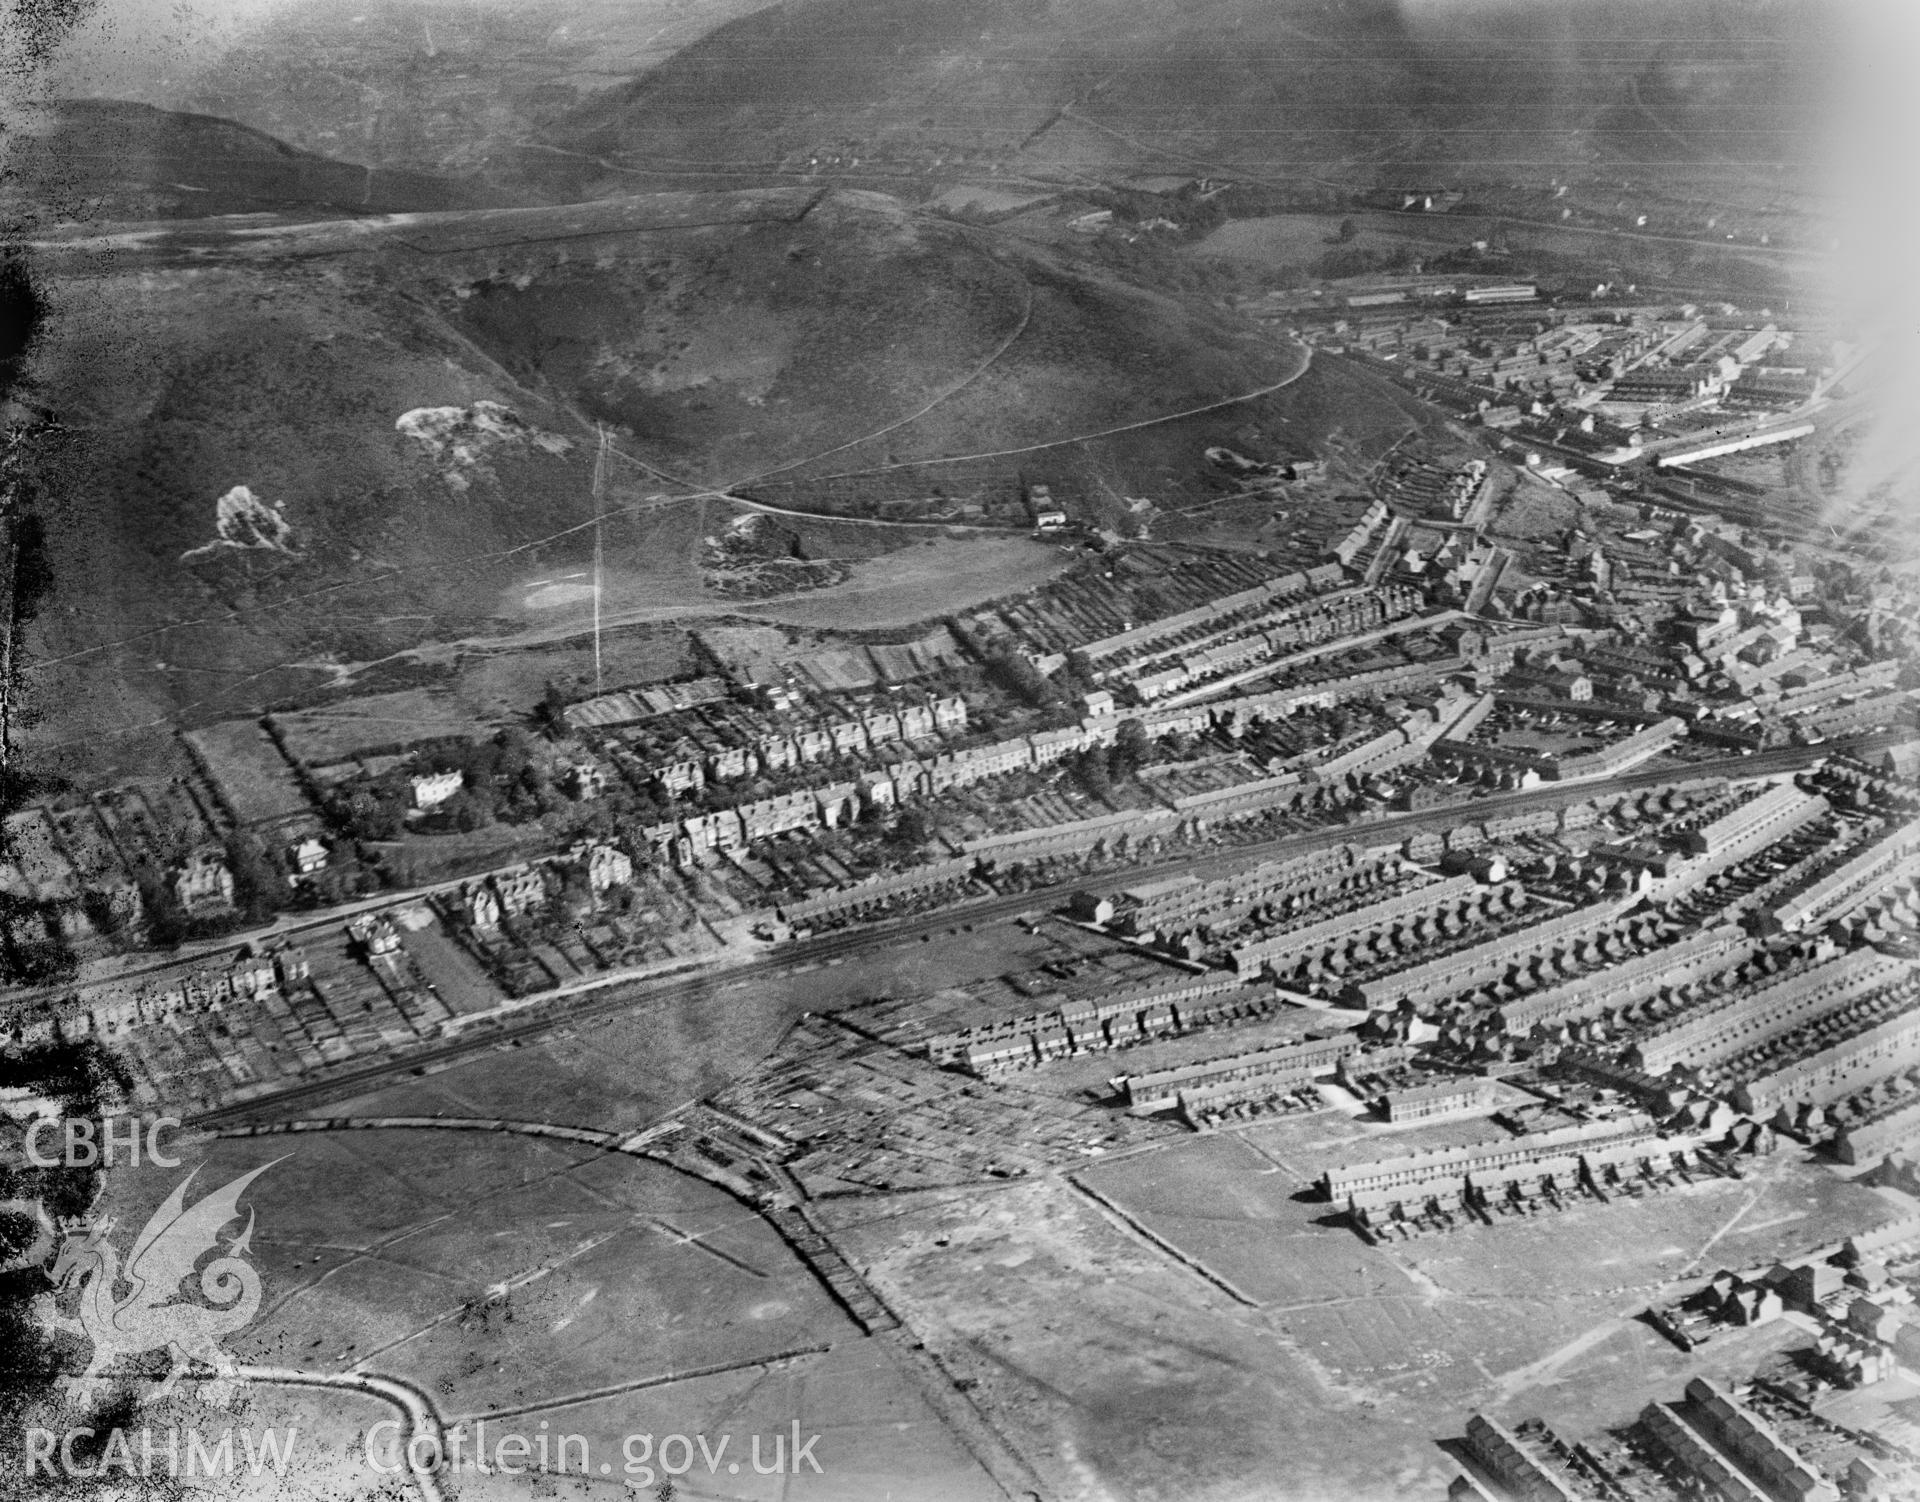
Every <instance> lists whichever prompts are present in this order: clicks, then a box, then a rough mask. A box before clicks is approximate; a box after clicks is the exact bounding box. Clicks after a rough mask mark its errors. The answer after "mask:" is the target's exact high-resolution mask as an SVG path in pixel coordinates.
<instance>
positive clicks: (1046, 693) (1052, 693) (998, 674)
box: [987, 644, 1060, 709]
mask: <svg viewBox="0 0 1920 1502" xmlns="http://www.w3.org/2000/svg"><path fill="white" fill-rule="evenodd" d="M987 682H989V683H991V684H992V685H993V686H994V687H995V688H998V689H1001V690H1004V691H1005V692H1006V693H1009V694H1011V695H1013V697H1014V698H1016V699H1018V700H1019V701H1020V702H1021V703H1023V704H1026V705H1028V706H1030V707H1031V708H1034V709H1045V708H1046V707H1047V706H1048V705H1050V704H1054V703H1056V702H1058V700H1059V698H1060V690H1059V689H1058V688H1057V687H1056V686H1055V685H1054V684H1053V682H1052V681H1051V680H1050V679H1048V678H1047V677H1046V676H1045V675H1044V674H1043V673H1041V671H1040V670H1039V669H1038V668H1036V667H1035V666H1034V665H1033V664H1032V663H1030V662H1028V661H1027V659H1026V658H1024V657H1022V656H1021V655H1020V654H1019V652H1017V651H1015V650H1014V648H1013V647H1011V646H1008V645H1004V644H1002V645H999V646H996V647H995V648H994V649H993V650H992V652H991V653H990V654H989V655H988V657H987Z"/></svg>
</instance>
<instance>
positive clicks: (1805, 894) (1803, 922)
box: [1772, 820, 1920, 929]
mask: <svg viewBox="0 0 1920 1502" xmlns="http://www.w3.org/2000/svg"><path fill="white" fill-rule="evenodd" d="M1916 872H1920V820H1910V821H1908V822H1907V823H1904V824H1901V825H1899V826H1898V827H1896V828H1895V829H1893V830H1891V831H1889V832H1888V833H1887V834H1886V835H1884V836H1883V837H1882V838H1881V839H1879V840H1876V841H1874V843H1873V844H1871V845H1869V846H1868V847H1867V848H1866V849H1865V850H1862V851H1861V852H1860V853H1859V854H1858V855H1855V856H1854V857H1853V858H1852V859H1850V860H1848V861H1846V862H1844V863H1843V864H1842V865H1840V866H1839V867H1838V868H1837V869H1835V870H1833V871H1831V872H1829V873H1828V874H1827V875H1825V876H1822V877H1821V878H1820V879H1819V880H1817V881H1814V882H1812V883H1811V884H1809V885H1808V886H1806V887H1805V888H1803V889H1802V890H1800V891H1798V892H1796V893H1794V894H1793V895H1792V896H1791V897H1789V898H1787V900H1786V901H1784V902H1782V903H1780V904H1779V905H1778V906H1776V907H1775V908H1774V909H1773V914H1772V916H1773V921H1774V922H1775V923H1777V924H1778V925H1779V926H1780V927H1781V928H1784V929H1800V928H1806V927H1809V926H1812V925H1817V924H1821V923H1830V922H1833V921H1835V920H1837V919H1842V918H1845V917H1846V916H1847V915H1848V914H1849V913H1851V912H1852V911H1853V910H1854V909H1855V908H1856V907H1859V906H1861V905H1863V904H1864V903H1867V902H1870V901H1871V900H1872V899H1873V898H1874V897H1875V896H1877V895H1879V894H1880V893H1881V892H1884V891H1886V890H1888V889H1889V888H1891V887H1893V886H1895V885H1897V884H1898V883H1899V882H1901V881H1903V880H1905V879H1907V878H1908V877H1910V876H1912V875H1914V874H1915V873H1916Z"/></svg>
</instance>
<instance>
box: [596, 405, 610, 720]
mask: <svg viewBox="0 0 1920 1502" xmlns="http://www.w3.org/2000/svg"><path fill="white" fill-rule="evenodd" d="M596 426H597V427H598V428H599V429H600V452H599V453H598V454H596V455H595V456H594V460H593V692H594V695H595V697H598V696H599V695H600V694H602V693H604V692H605V691H606V679H605V676H604V675H603V674H602V672H601V670H600V582H601V575H602V572H603V566H604V563H605V557H606V554H605V549H604V547H603V546H602V543H601V536H600V534H601V518H602V516H603V515H604V514H605V511H606V493H607V425H606V424H605V423H598V424H596Z"/></svg>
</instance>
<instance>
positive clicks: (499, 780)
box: [236, 725, 560, 880]
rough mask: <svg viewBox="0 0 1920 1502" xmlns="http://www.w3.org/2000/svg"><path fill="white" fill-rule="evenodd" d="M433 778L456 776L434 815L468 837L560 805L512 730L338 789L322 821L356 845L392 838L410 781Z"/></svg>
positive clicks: (426, 753)
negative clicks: (457, 784) (456, 784)
mask: <svg viewBox="0 0 1920 1502" xmlns="http://www.w3.org/2000/svg"><path fill="white" fill-rule="evenodd" d="M439 772H458V773H460V774H461V778H462V785H461V788H460V791H459V792H457V793H455V794H454V795H453V797H451V798H449V799H448V800H447V801H446V802H445V803H442V804H441V805H440V806H439V807H438V808H437V809H435V810H434V818H435V821H436V823H437V824H438V826H439V827H442V828H452V829H458V830H460V831H462V832H467V831H471V830H475V829H481V828H484V827H485V826H487V825H489V824H492V823H495V822H501V823H508V824H520V823H525V822H528V821H530V820H533V819H537V818H540V817H541V816H542V815H544V814H547V813H550V812H552V810H553V809H554V808H555V807H557V806H558V805H559V802H560V795H559V794H557V793H556V792H555V791H554V789H553V787H552V784H551V782H550V781H549V779H548V777H547V774H546V771H545V769H544V768H543V767H542V766H541V765H540V764H539V762H538V761H536V760H535V759H534V755H533V738H532V737H531V736H530V735H529V734H528V733H527V732H526V731H525V730H523V729H522V728H521V727H519V726H518V725H510V726H508V727H507V728H506V729H505V730H502V731H501V732H500V733H499V734H498V735H496V736H494V737H493V738H492V739H491V740H485V741H444V742H441V743H439V744H436V745H433V746H429V747H427V748H425V749H423V750H421V751H419V752H416V753H415V754H414V756H413V757H412V758H411V759H410V760H409V761H408V762H406V763H405V764H404V765H402V766H400V767H397V768H395V769H394V770H393V771H391V772H387V773H384V774H382V775H381V776H378V777H371V778H364V779H360V780H358V781H355V782H350V783H343V784H342V785H341V786H339V787H338V788H335V789H334V790H333V792H332V793H330V794H329V795H328V798H327V813H328V816H329V817H330V818H331V819H332V820H333V822H334V823H335V824H336V825H337V826H338V827H339V828H341V829H342V830H344V831H345V832H346V833H347V834H349V835H351V836H352V837H353V838H355V839H358V840H392V839H396V838H398V837H399V835H400V832H401V830H403V829H404V828H405V827H406V819H407V812H408V810H409V809H410V808H411V807H412V806H413V790H412V783H411V779H412V778H414V777H416V776H426V775H431V774H433V773H439ZM237 879H238V873H236V880H237Z"/></svg>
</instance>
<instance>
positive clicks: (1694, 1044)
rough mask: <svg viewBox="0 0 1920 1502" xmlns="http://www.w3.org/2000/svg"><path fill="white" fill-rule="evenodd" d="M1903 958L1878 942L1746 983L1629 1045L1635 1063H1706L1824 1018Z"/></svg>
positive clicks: (1651, 1066)
mask: <svg viewBox="0 0 1920 1502" xmlns="http://www.w3.org/2000/svg"><path fill="white" fill-rule="evenodd" d="M1908 969H1909V966H1908V964H1907V962H1906V961H1904V960H1897V959H1892V958H1889V957H1888V956H1886V955H1883V954H1877V953H1875V952H1874V951H1872V950H1865V951H1859V952H1856V953H1852V954H1846V955H1841V956H1840V957H1838V958H1837V959H1833V960H1830V961H1827V962H1826V963H1824V964H1816V965H1813V966H1811V967H1810V968H1807V969H1804V970H1799V971H1796V972H1794V973H1793V974H1790V975H1784V976H1781V977H1778V978H1777V979H1775V980H1773V981H1770V982H1768V983H1767V984H1765V985H1763V986H1759V987H1756V988H1753V989H1748V988H1745V987H1741V988H1739V989H1738V990H1736V991H1735V992H1734V993H1732V994H1730V995H1728V996H1725V997H1723V998H1721V999H1719V1000H1717V1001H1716V1002H1714V1003H1713V1004H1711V1005H1710V1006H1708V1007H1707V1008H1705V1009H1703V1011H1702V1012H1701V1013H1700V1014H1698V1015H1694V1014H1688V1015H1683V1016H1681V1017H1678V1018H1676V1019H1674V1020H1673V1021H1671V1022H1668V1023H1665V1024H1663V1025H1661V1026H1659V1027H1656V1028H1654V1029H1653V1030H1652V1031H1651V1032H1649V1033H1648V1034H1646V1035H1645V1036H1644V1037H1642V1038H1640V1039H1639V1040H1638V1041H1636V1042H1635V1043H1634V1045H1633V1046H1632V1047H1631V1048H1630V1049H1629V1050H1628V1051H1627V1061H1628V1062H1629V1063H1630V1064H1631V1065H1632V1066H1633V1067H1634V1068H1636V1069H1640V1070H1644V1071H1645V1072H1646V1073H1648V1074H1652V1075H1660V1074H1665V1073H1667V1071H1668V1070H1670V1069H1672V1068H1674V1067H1675V1066H1676V1065H1686V1066H1688V1067H1689V1068H1694V1069H1705V1068H1709V1067H1711V1066H1712V1065H1714V1064H1716V1063H1718V1062H1720V1061H1721V1060H1722V1059H1727V1058H1731V1057H1732V1056H1733V1055H1735V1054H1737V1053H1739V1052H1741V1051H1742V1050H1743V1049H1747V1048H1753V1047H1756V1046H1757V1045H1759V1044H1761V1043H1764V1042H1766V1041H1767V1040H1768V1039H1770V1038H1776V1037H1780V1036H1783V1035H1784V1034H1786V1033H1789V1032H1792V1031H1793V1030H1794V1029H1795V1028H1797V1027H1803V1026H1806V1025H1807V1024H1809V1023H1813V1022H1817V1021H1818V1020H1819V1019H1820V1018H1821V1017H1823V1016H1826V1015H1827V1014H1828V1013H1831V1012H1836V1011H1838V1010H1840V1009H1841V1008H1842V1007H1845V1006H1846V1005H1848V1004H1849V1003H1850V1002H1852V1001H1854V1000H1856V999H1858V998H1859V997H1862V996H1865V995H1867V994H1869V993H1870V992H1873V991H1876V990H1878V989H1879V988H1880V987H1882V986H1885V985H1888V984H1890V983H1891V982H1893V981H1895V980H1897V979H1899V978H1900V977H1901V976H1903V975H1905V974H1906V973H1907V971H1908Z"/></svg>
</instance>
